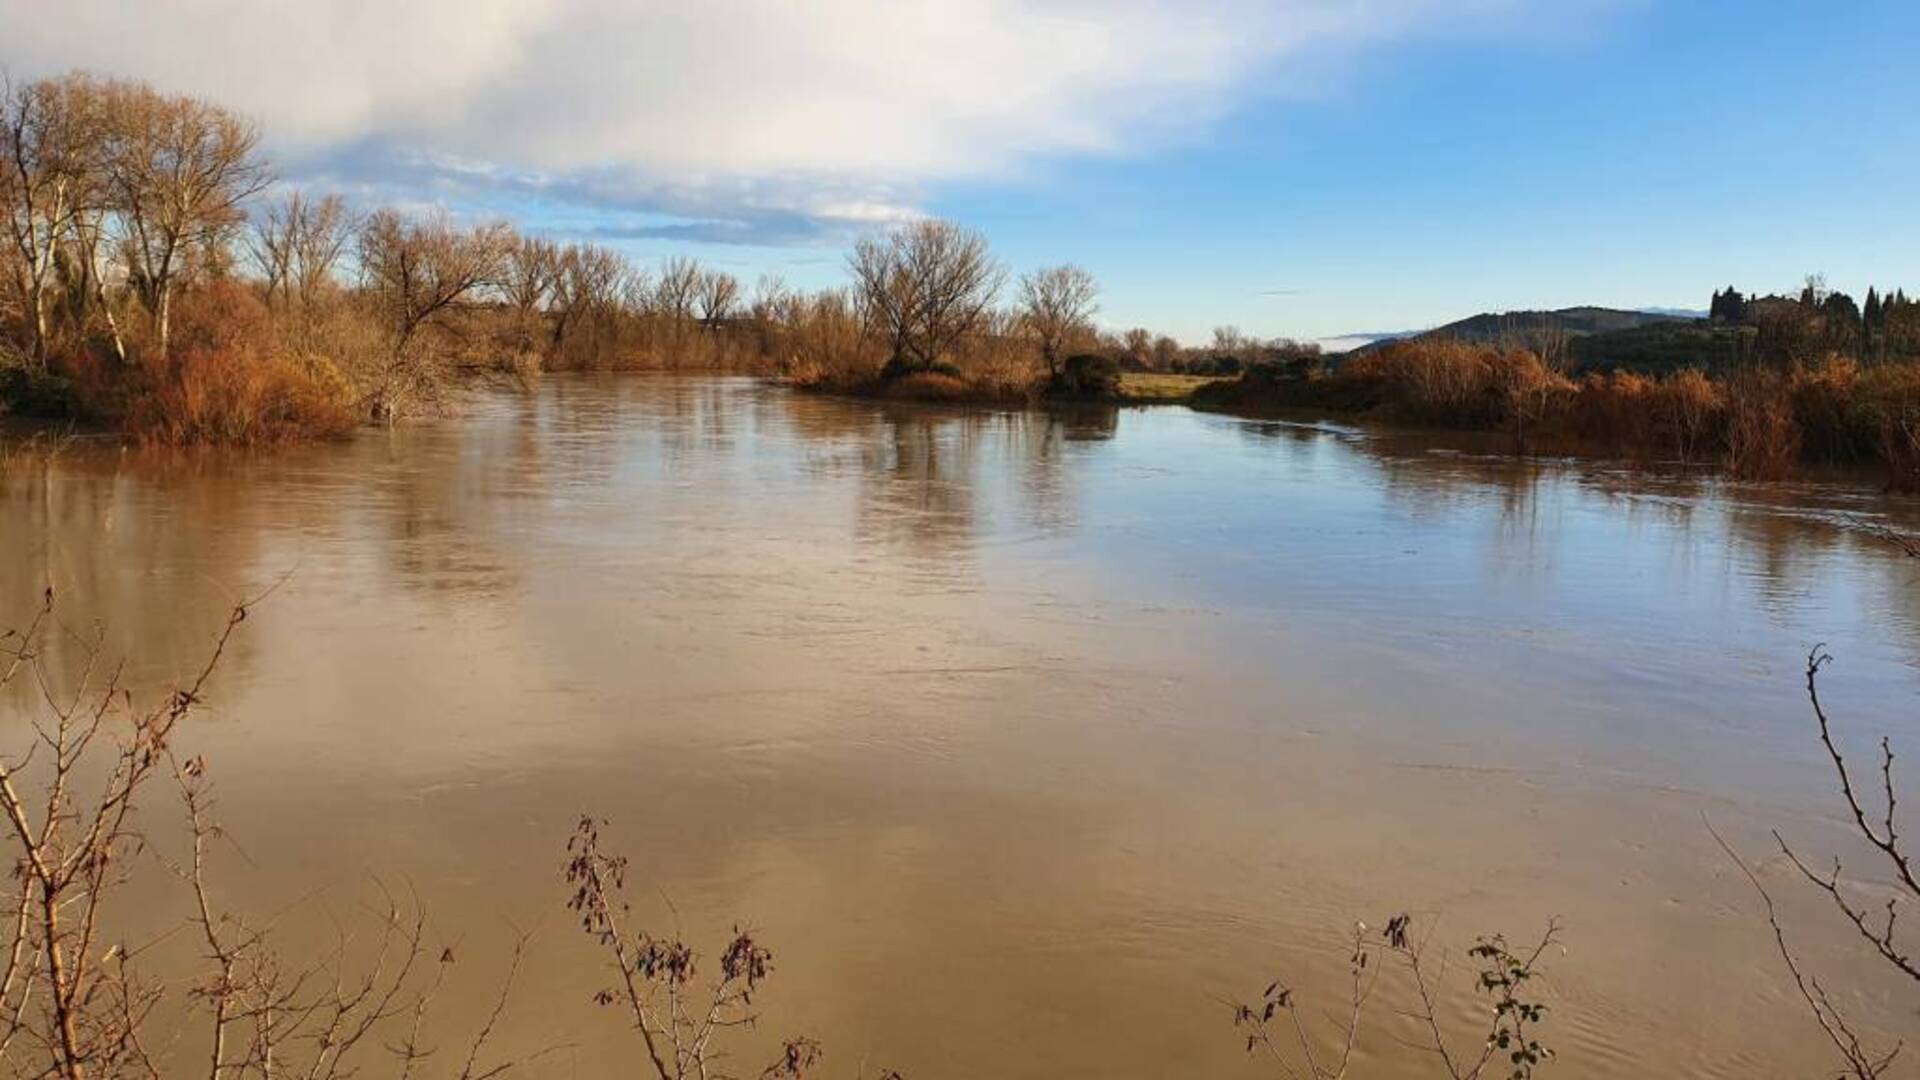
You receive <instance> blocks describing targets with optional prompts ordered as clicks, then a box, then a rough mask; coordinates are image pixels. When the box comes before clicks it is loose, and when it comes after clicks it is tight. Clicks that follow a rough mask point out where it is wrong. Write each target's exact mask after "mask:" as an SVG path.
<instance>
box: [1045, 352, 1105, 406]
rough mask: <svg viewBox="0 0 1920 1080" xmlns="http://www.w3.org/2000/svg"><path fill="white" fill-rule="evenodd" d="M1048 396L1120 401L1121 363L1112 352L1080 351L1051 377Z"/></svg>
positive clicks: (1078, 399) (1076, 399)
mask: <svg viewBox="0 0 1920 1080" xmlns="http://www.w3.org/2000/svg"><path fill="white" fill-rule="evenodd" d="M1047 396H1049V397H1056V398H1065V399H1069V400H1073V401H1117V400H1119V398H1120V364H1119V362H1118V361H1116V360H1114V359H1113V358H1112V357H1110V356H1099V355H1096V354H1092V353H1076V354H1075V355H1073V356H1069V357H1067V361H1066V363H1065V364H1062V365H1061V367H1060V371H1059V373H1058V374H1056V375H1054V376H1053V377H1052V378H1050V379H1049V380H1047Z"/></svg>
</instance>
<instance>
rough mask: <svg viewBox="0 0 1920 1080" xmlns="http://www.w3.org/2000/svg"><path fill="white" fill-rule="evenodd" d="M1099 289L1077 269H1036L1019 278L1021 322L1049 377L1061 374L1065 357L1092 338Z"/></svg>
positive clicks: (1098, 308) (1098, 304) (1087, 274)
mask: <svg viewBox="0 0 1920 1080" xmlns="http://www.w3.org/2000/svg"><path fill="white" fill-rule="evenodd" d="M1099 310H1100V286H1099V284H1098V283H1097V282H1095V281H1094V280H1093V275H1092V274H1089V273H1087V272H1086V271H1085V270H1083V269H1081V268H1080V267H1078V266H1071V265H1068V266H1054V267H1049V268H1047V269H1045V270H1036V271H1034V272H1033V273H1031V274H1028V275H1026V276H1025V277H1023V278H1021V279H1020V321H1021V322H1022V324H1023V325H1024V326H1025V328H1026V331H1027V333H1029V334H1031V335H1033V338H1034V340H1035V341H1036V342H1037V343H1038V344H1039V346H1040V358H1041V359H1042V360H1044V361H1046V364H1047V374H1049V375H1057V374H1059V373H1060V365H1061V363H1062V362H1063V361H1064V360H1065V358H1066V357H1065V354H1066V352H1067V351H1068V350H1070V349H1072V348H1073V347H1074V346H1075V345H1076V344H1078V343H1079V342H1081V341H1084V340H1086V339H1088V338H1090V337H1092V336H1093V315H1094V312H1096V311H1099Z"/></svg>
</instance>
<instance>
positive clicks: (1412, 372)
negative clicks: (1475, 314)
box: [1196, 340, 1920, 490]
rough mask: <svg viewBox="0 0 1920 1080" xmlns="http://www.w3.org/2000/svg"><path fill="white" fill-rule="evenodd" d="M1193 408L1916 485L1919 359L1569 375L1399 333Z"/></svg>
mask: <svg viewBox="0 0 1920 1080" xmlns="http://www.w3.org/2000/svg"><path fill="white" fill-rule="evenodd" d="M1196 403H1197V404H1199V405H1201V406H1202V407H1208V408H1215V409H1225V410H1233V411H1249V412H1260V411H1263V410H1285V409H1296V408H1305V409H1318V410H1327V411H1335V412H1347V413H1358V414H1365V415H1371V416H1376V417H1380V418H1382V419H1388V420H1394V421H1402V422H1408V423H1418V424H1427V425H1432V426H1436V427H1450V428H1461V429H1467V430H1484V431H1500V432H1506V433H1508V434H1509V435H1510V436H1511V437H1512V439H1513V440H1514V443H1515V446H1516V447H1517V448H1519V449H1525V450H1537V449H1551V450H1562V451H1568V452H1581V453H1599V454H1606V455H1612V456H1618V457H1625V458H1632V459H1637V460H1642V461H1670V462H1680V463H1701V462H1709V461H1718V462H1720V463H1722V464H1724V465H1725V466H1726V468H1727V469H1728V471H1729V472H1731V473H1732V474H1733V475H1735V476H1738V477H1741V478H1744V479H1754V480H1777V479H1782V478H1785V477H1788V476H1791V475H1793V474H1794V473H1795V472H1796V471H1797V470H1798V469H1799V468H1800V467H1801V466H1802V465H1803V464H1806V463H1809V462H1818V463H1834V464H1847V463H1867V462H1879V463H1881V464H1883V465H1885V466H1886V467H1887V469H1888V476H1889V482H1890V483H1891V484H1892V485H1893V486H1895V487H1897V488H1900V489H1903V490H1914V489H1916V488H1917V487H1920V364H1913V363H1882V364H1875V365H1872V366H1866V367H1863V366H1861V365H1860V364H1859V363H1857V362H1855V361H1853V360H1851V359H1848V358H1846V357H1842V356H1833V355H1830V356H1828V357H1827V358H1825V359H1822V360H1818V361H1813V362H1807V363H1795V364H1788V365H1783V366H1764V367H1763V366H1749V367H1745V368H1741V369H1737V370H1734V371H1731V372H1726V373H1721V374H1715V375H1710V374H1708V373H1706V372H1704V371H1701V370H1698V369H1693V368H1688V369H1682V370H1679V371H1676V372H1673V373H1670V374H1666V375H1658V376H1655V375H1642V374H1637V373H1634V372H1627V371H1612V372H1590V373H1587V374H1585V375H1582V376H1579V377H1577V378H1576V377H1570V376H1567V375H1563V374H1560V373H1558V372H1556V371H1554V370H1553V369H1552V368H1551V367H1550V366H1549V365H1547V364H1546V363H1544V362H1543V361H1542V360H1541V359H1540V358H1539V356H1538V355H1537V354H1535V353H1534V352H1532V351H1531V350H1526V349H1503V348H1500V347H1497V346H1493V345H1485V344H1474V343H1470V342H1463V341H1450V340H1432V341H1426V340H1422V341H1408V342H1400V343H1395V344H1392V345H1389V346H1386V347H1384V348H1380V349H1377V350H1371V351H1368V352H1364V353H1361V354H1358V355H1356V356H1353V357H1351V358H1349V359H1347V360H1346V361H1345V362H1344V363H1342V364H1340V365H1338V366H1337V367H1329V366H1327V365H1324V364H1319V363H1301V362H1291V363H1269V364H1262V365H1259V366H1256V367H1255V368H1253V369H1252V370H1250V371H1248V372H1247V373H1246V374H1245V375H1243V376H1242V377H1241V378H1240V379H1238V380H1237V381H1234V382H1231V383H1218V384H1215V385H1212V386H1208V387H1205V388H1202V389H1201V390H1200V391H1199V392H1197V394H1196Z"/></svg>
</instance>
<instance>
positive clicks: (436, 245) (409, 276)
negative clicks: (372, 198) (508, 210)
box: [360, 210, 514, 421]
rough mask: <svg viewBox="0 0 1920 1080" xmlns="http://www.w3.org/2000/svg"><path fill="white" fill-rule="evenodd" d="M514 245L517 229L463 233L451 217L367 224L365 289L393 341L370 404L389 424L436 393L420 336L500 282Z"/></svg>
mask: <svg viewBox="0 0 1920 1080" xmlns="http://www.w3.org/2000/svg"><path fill="white" fill-rule="evenodd" d="M513 244H514V236H513V230H512V229H510V228H508V227H507V226H506V225H503V224H493V225H480V226H475V227H471V228H459V227H456V226H454V225H453V224H452V223H451V222H449V221H448V220H447V219H446V218H444V217H438V218H432V219H429V220H426V221H410V220H408V219H406V218H404V217H401V216H400V215H399V214H397V213H395V212H393V211H391V210H382V211H379V212H377V213H375V214H373V215H372V216H371V217H369V218H368V219H367V222H366V224H365V225H364V226H363V227H362V228H361V230H360V273H361V277H362V286H363V287H364V288H365V289H366V291H367V293H368V294H369V295H370V296H371V297H372V298H373V300H374V302H375V304H376V305H377V306H378V308H379V309H380V311H381V313H382V315H383V316H384V318H385V320H386V323H387V329H388V333H389V334H390V335H391V337H390V339H389V349H388V354H387V361H386V364H385V366H384V368H383V370H381V371H380V372H377V373H375V379H374V386H373V388H372V393H371V400H370V402H369V404H370V406H371V409H372V412H373V414H374V415H375V416H376V417H379V418H381V419H386V420H389V421H390V420H392V419H394V418H395V417H396V416H398V415H399V414H400V413H401V412H403V411H404V410H405V408H406V407H407V406H408V405H409V404H410V403H411V402H412V401H413V400H414V399H416V398H417V397H419V396H422V395H423V394H425V393H430V392H431V391H432V390H433V388H434V386H435V385H436V379H435V378H434V372H433V365H432V364H431V362H430V357H429V356H427V355H425V354H424V353H422V352H421V351H420V350H418V349H417V348H416V344H417V339H418V338H419V336H420V332H421V330H422V329H423V328H426V327H427V326H429V325H430V324H432V323H434V322H436V321H437V320H439V319H441V318H442V317H443V316H444V315H445V314H446V313H447V312H448V311H449V310H450V309H452V308H454V307H456V306H458V305H461V304H463V303H465V302H467V301H469V300H471V299H472V298H473V296H474V295H475V294H476V293H478V292H479V291H481V290H482V289H484V288H486V287H488V286H491V285H495V284H497V283H498V282H499V281H500V280H501V277H502V275H503V273H504V271H505V267H506V264H507V261H508V254H509V252H510V251H511V250H512V248H513Z"/></svg>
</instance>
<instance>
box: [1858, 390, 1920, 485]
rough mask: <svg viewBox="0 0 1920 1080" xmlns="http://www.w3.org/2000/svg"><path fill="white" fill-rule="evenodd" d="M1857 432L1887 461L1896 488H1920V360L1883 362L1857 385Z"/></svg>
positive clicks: (1873, 450) (1892, 482) (1889, 481)
mask: <svg viewBox="0 0 1920 1080" xmlns="http://www.w3.org/2000/svg"><path fill="white" fill-rule="evenodd" d="M1854 405H1855V407H1854V417H1855V425H1856V428H1857V430H1858V436H1859V438H1861V439H1862V440H1863V441H1866V442H1867V443H1868V445H1870V446H1871V452H1872V453H1877V454H1878V455H1879V456H1880V459H1881V460H1882V461H1884V462H1885V463H1886V465H1887V471H1888V483H1889V485H1890V486H1892V487H1893V488H1894V489H1895V490H1897V491H1920V364H1880V365H1875V366H1873V367H1870V368H1866V369H1865V370H1863V371H1862V372H1861V373H1860V378H1859V380H1858V382H1857V383H1856V386H1855V401H1854Z"/></svg>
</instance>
